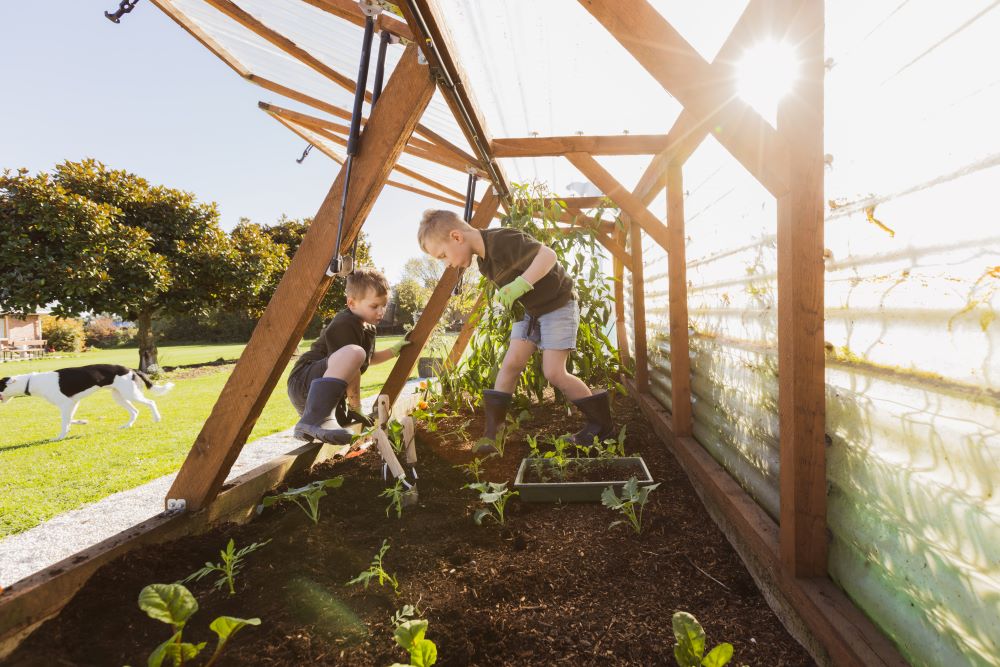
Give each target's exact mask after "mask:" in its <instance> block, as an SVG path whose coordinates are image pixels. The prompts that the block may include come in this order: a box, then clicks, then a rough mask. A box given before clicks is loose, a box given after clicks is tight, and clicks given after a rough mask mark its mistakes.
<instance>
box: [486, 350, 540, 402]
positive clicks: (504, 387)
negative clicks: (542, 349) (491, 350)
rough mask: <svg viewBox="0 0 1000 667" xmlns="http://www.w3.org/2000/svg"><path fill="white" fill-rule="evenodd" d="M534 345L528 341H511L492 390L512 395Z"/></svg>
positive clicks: (533, 351) (532, 352)
mask: <svg viewBox="0 0 1000 667" xmlns="http://www.w3.org/2000/svg"><path fill="white" fill-rule="evenodd" d="M536 349H537V348H536V347H535V344H534V343H532V342H531V341H530V340H514V339H511V341H510V347H508V348H507V354H505V355H504V357H503V362H501V364H500V371H499V372H498V373H497V380H496V382H495V383H494V384H493V389H494V390H496V391H502V392H504V393H507V394H512V393H514V387H516V386H517V380H518V378H520V377H521V373H523V372H524V367H525V366H527V365H528V361H529V360H530V359H531V355H533V354H534V353H535V350H536Z"/></svg>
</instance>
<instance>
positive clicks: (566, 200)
mask: <svg viewBox="0 0 1000 667" xmlns="http://www.w3.org/2000/svg"><path fill="white" fill-rule="evenodd" d="M553 202H554V203H557V204H561V205H562V207H563V208H566V209H571V208H579V209H584V208H599V207H600V206H601V205H602V204H605V205H606V206H608V207H613V206H614V202H611V201H609V200H608V199H607V197H543V198H542V206H543V207H544V208H548V207H549V206H552V204H553Z"/></svg>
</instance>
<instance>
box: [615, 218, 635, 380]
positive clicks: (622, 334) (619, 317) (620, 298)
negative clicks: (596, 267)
mask: <svg viewBox="0 0 1000 667" xmlns="http://www.w3.org/2000/svg"><path fill="white" fill-rule="evenodd" d="M614 238H615V243H617V244H618V245H621V246H624V242H625V230H624V229H616V230H615V231H614ZM631 264H632V261H631V257H630V258H629V261H628V262H623V261H622V260H620V259H618V257H615V258H614V260H613V261H612V275H613V276H614V281H615V337H616V341H615V342H616V343H617V344H618V359H619V361H621V364H622V366H624V367H625V368H628V366H629V364H631V363H632V357H631V355H630V354H629V350H628V347H629V345H628V330H627V329H626V325H625V267H626V266H629V267H630V269H631Z"/></svg>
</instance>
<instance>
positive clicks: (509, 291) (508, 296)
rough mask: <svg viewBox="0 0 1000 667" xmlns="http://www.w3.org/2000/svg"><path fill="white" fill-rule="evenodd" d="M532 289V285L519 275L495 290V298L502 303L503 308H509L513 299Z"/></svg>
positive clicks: (515, 299)
mask: <svg viewBox="0 0 1000 667" xmlns="http://www.w3.org/2000/svg"><path fill="white" fill-rule="evenodd" d="M533 289H535V286H534V285H532V284H531V283H529V282H528V281H527V280H525V279H524V278H522V277H521V276H518V277H517V278H514V280H512V281H510V282H509V283H507V284H506V285H504V286H503V287H501V288H500V289H499V290H497V299H499V301H500V303H502V304H503V307H504V308H508V309H509V308H510V307H511V306H513V305H514V302H515V301H517V300H518V299H519V298H521V297H522V296H524V295H525V294H527V293H528V292H530V291H531V290H533Z"/></svg>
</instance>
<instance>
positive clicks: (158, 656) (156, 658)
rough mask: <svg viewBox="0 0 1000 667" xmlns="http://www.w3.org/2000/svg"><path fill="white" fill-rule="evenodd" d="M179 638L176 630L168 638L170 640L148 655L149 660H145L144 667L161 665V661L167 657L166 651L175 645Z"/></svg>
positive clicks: (178, 632)
mask: <svg viewBox="0 0 1000 667" xmlns="http://www.w3.org/2000/svg"><path fill="white" fill-rule="evenodd" d="M180 636H181V631H180V630H178V631H177V632H175V633H174V634H173V635H172V636H171V637H170V639H168V640H167V641H165V642H163V643H162V644H160V645H159V646H157V647H156V648H154V649H153V652H152V653H150V654H149V658H148V659H147V660H146V667H160V665H162V664H163V659H164V658H166V657H167V649H169V648H170V646H171V645H173V644H176V643H177V640H178V639H179V638H180Z"/></svg>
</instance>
